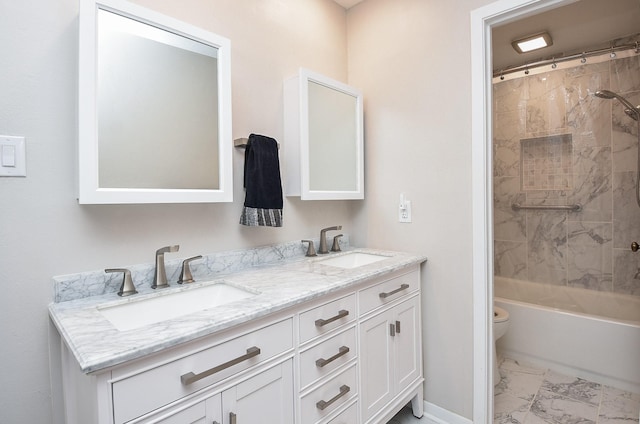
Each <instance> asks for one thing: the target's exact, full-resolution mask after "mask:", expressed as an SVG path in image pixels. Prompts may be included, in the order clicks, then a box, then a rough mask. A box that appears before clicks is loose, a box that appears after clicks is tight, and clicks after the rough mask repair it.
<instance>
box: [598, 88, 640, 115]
mask: <svg viewBox="0 0 640 424" xmlns="http://www.w3.org/2000/svg"><path fill="white" fill-rule="evenodd" d="M595 95H596V97H600V98H601V99H609V100H610V99H618V101H619V102H620V103H622V104H623V105H624V107H625V110H624V113H626V114H627V115H629V116H630V117H631V118H633V119H635V120H636V121H637V120H638V119H639V118H640V108H638V107H636V106H634V105H633V104H632V103H631V102H630V101H629V100H627V99H625V98H624V97H622V96H621V95H619V94H616V93H614V92H613V91H609V90H598V91H596V93H595Z"/></svg>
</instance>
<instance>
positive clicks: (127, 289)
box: [104, 268, 138, 296]
mask: <svg viewBox="0 0 640 424" xmlns="http://www.w3.org/2000/svg"><path fill="white" fill-rule="evenodd" d="M104 272H123V273H124V275H123V276H122V284H121V285H120V291H119V292H118V296H130V295H132V294H136V293H138V291H137V290H136V286H135V285H134V284H133V280H132V279H131V271H129V270H128V269H126V268H107V269H105V270H104Z"/></svg>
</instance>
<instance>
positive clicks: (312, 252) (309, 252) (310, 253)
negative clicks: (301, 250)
mask: <svg viewBox="0 0 640 424" xmlns="http://www.w3.org/2000/svg"><path fill="white" fill-rule="evenodd" d="M302 242H303V243H309V247H307V254H306V255H305V256H318V254H317V253H316V247H315V246H314V245H313V240H302Z"/></svg>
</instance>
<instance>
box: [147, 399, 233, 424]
mask: <svg viewBox="0 0 640 424" xmlns="http://www.w3.org/2000/svg"><path fill="white" fill-rule="evenodd" d="M220 399H221V396H220V395H219V394H217V395H215V396H211V397H210V398H208V399H206V400H203V401H202V402H198V403H196V404H195V405H192V406H189V407H187V408H181V409H176V410H174V411H168V412H167V413H166V414H162V415H160V416H157V417H156V418H151V419H150V420H144V421H142V422H144V423H149V424H151V423H154V424H212V423H213V424H221V423H222V408H221V403H220V402H221V400H220Z"/></svg>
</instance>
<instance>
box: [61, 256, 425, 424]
mask: <svg viewBox="0 0 640 424" xmlns="http://www.w3.org/2000/svg"><path fill="white" fill-rule="evenodd" d="M363 259H364V260H363ZM425 260H426V258H424V257H422V256H416V255H410V254H404V253H397V252H387V251H378V250H371V249H357V250H355V251H347V252H342V253H337V254H331V255H328V256H323V257H318V258H291V259H287V260H280V261H277V262H271V263H265V264H261V265H260V266H258V267H252V268H248V269H245V270H241V271H237V272H233V273H231V274H226V275H224V276H223V277H220V276H219V275H217V276H216V277H215V278H213V279H210V280H209V281H205V279H202V281H203V282H201V283H192V284H191V285H190V286H189V287H180V288H171V289H165V290H163V291H159V292H153V293H149V294H145V293H144V292H143V293H141V294H139V295H135V296H131V297H130V298H128V299H120V298H118V296H116V295H115V293H113V294H108V295H99V296H90V297H86V298H77V299H74V300H68V301H57V302H56V303H53V304H51V306H50V316H51V319H52V321H53V322H54V324H55V325H56V328H57V329H58V330H59V332H60V334H61V336H62V340H63V343H62V370H63V383H64V397H65V412H66V419H67V423H69V424H73V423H88V422H92V423H100V424H113V423H180V424H183V423H209V424H211V423H218V424H245V423H246V424H254V423H278V424H288V423H291V424H293V423H299V424H316V423H318V424H320V423H323V424H324V423H332V424H338V423H344V424H353V423H367V424H369V423H386V422H387V421H388V420H389V419H390V418H391V417H392V416H393V415H394V414H395V413H397V411H399V410H400V409H401V408H402V407H403V406H404V405H405V404H406V403H407V402H409V401H411V402H412V406H413V411H414V415H417V416H421V415H422V407H423V400H422V383H423V381H424V379H423V374H422V353H421V352H422V346H421V321H420V273H419V268H420V264H421V263H422V262H424V261H425ZM369 261H371V262H370V263H369ZM81 280H82V279H80V280H79V281H81ZM216 284H218V285H220V284H223V285H228V286H231V287H237V288H238V289H242V290H246V291H247V293H249V295H247V296H246V297H244V298H242V299H241V300H235V301H230V302H228V303H222V304H220V305H219V306H217V307H215V308H209V309H204V310H200V311H196V312H191V313H188V314H186V315H182V316H177V317H175V318H173V319H171V320H166V321H162V320H161V321H160V322H155V323H151V324H148V323H144V322H141V323H139V324H136V323H135V322H134V323H133V324H132V325H131V326H130V327H132V328H127V329H125V330H118V329H117V328H116V325H114V324H113V323H112V322H111V321H110V319H112V318H107V316H108V314H105V313H103V312H104V311H105V310H107V309H109V308H121V307H122V306H123V305H124V306H126V307H127V308H136V307H138V306H140V305H142V302H148V301H149V300H151V301H152V302H155V301H156V300H154V298H157V297H159V296H175V294H179V293H181V292H187V291H190V290H208V289H209V288H210V287H211V286H213V285H216ZM138 285H139V286H140V284H138ZM202 293H205V292H204V291H203V292H202ZM170 299H174V297H170ZM175 299H177V298H175ZM136 302H138V303H140V305H137V304H136ZM169 312H170V311H168V310H167V313H169ZM127 313H128V312H127ZM132 316H133V315H132Z"/></svg>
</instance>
